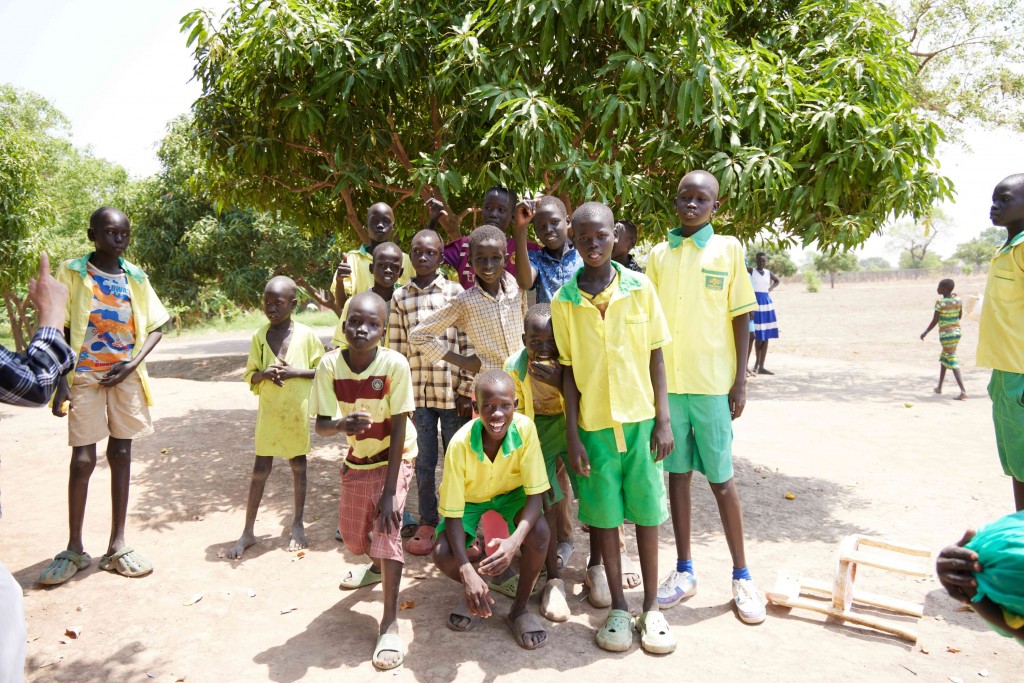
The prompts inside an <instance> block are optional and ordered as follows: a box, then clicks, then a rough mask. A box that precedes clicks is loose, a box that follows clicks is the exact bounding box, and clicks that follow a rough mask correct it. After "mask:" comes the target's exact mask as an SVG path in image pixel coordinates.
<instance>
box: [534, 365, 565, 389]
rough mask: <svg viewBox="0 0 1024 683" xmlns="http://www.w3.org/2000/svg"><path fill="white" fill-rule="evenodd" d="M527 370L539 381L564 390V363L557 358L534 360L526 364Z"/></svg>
mask: <svg viewBox="0 0 1024 683" xmlns="http://www.w3.org/2000/svg"><path fill="white" fill-rule="evenodd" d="M548 363H550V365H549V364H548ZM526 372H527V373H528V374H529V375H530V377H532V378H534V379H535V380H537V381H538V382H543V383H544V384H547V385H548V386H549V387H554V388H555V389H558V391H559V392H561V391H562V385H563V384H564V383H565V379H564V376H563V373H562V365H561V363H559V362H558V361H557V360H555V359H552V360H550V361H546V362H537V361H532V362H530V363H529V364H528V365H527V366H526Z"/></svg>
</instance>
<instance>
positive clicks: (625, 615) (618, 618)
mask: <svg viewBox="0 0 1024 683" xmlns="http://www.w3.org/2000/svg"><path fill="white" fill-rule="evenodd" d="M595 638H596V640H597V646H598V647H599V648H601V649H602V650H608V651H609V652H625V651H626V650H628V649H629V648H630V647H632V645H633V618H632V617H630V616H629V612H627V611H626V610H622V609H613V610H610V611H609V612H608V618H607V619H605V622H604V626H602V627H601V628H599V629H598V630H597V635H596V637H595Z"/></svg>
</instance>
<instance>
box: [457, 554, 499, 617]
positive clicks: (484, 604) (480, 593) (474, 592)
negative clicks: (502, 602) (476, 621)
mask: <svg viewBox="0 0 1024 683" xmlns="http://www.w3.org/2000/svg"><path fill="white" fill-rule="evenodd" d="M459 573H460V575H461V578H462V588H463V590H464V591H465V595H466V607H467V608H469V612H470V614H475V615H477V616H479V617H483V618H484V619H486V618H487V617H489V616H491V605H493V604H494V598H492V597H491V593H490V590H489V589H488V588H487V582H486V581H484V580H483V579H482V578H480V575H479V574H477V572H476V570H475V569H473V565H471V564H466V565H463V566H462V568H461V569H460V571H459Z"/></svg>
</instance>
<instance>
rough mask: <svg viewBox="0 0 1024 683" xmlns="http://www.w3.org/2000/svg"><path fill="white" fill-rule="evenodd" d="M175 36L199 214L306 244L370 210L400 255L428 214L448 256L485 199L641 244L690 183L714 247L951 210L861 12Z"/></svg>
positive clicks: (932, 127)
mask: <svg viewBox="0 0 1024 683" xmlns="http://www.w3.org/2000/svg"><path fill="white" fill-rule="evenodd" d="M182 28H183V31H184V32H187V33H188V38H187V42H188V44H189V45H190V46H192V48H193V50H194V56H195V60H196V63H195V76H196V78H197V80H198V82H199V83H200V85H201V87H202V94H201V96H200V97H199V99H198V100H197V101H196V103H195V105H194V115H195V131H196V140H197V142H198V144H199V147H200V149H201V150H202V153H203V155H204V156H205V158H206V159H207V161H208V168H209V173H210V175H209V181H210V184H211V188H212V191H213V193H214V195H215V196H216V197H217V198H218V200H219V201H224V202H226V203H228V204H232V205H241V206H244V205H250V204H251V205H253V206H255V207H257V208H259V209H263V210H273V211H279V212H280V214H281V215H282V216H283V217H284V218H285V219H287V220H290V221H293V222H295V223H296V224H298V225H299V226H301V227H302V228H303V229H304V230H306V231H308V232H310V233H323V232H329V231H332V230H340V229H341V228H342V226H343V225H344V224H345V223H347V224H348V226H350V227H351V228H352V230H353V231H354V232H355V234H353V233H352V232H348V231H347V230H346V231H345V232H344V235H345V237H344V239H348V240H351V241H354V238H355V237H356V235H357V234H360V231H361V222H362V221H361V212H362V211H363V210H365V207H366V206H368V205H369V204H370V203H371V202H373V201H387V202H389V203H390V204H392V205H393V206H395V208H396V214H397V218H398V225H399V236H400V238H404V239H407V238H408V236H409V234H410V232H412V231H413V230H414V229H415V228H417V227H418V226H419V224H420V223H421V222H422V221H423V219H424V218H425V214H424V212H423V210H422V208H421V204H422V202H423V200H425V199H426V198H427V197H431V196H435V197H439V198H441V199H443V200H444V201H445V202H446V204H447V205H448V207H449V216H448V218H447V219H446V220H445V221H444V227H445V229H446V230H447V231H448V234H449V236H455V235H457V234H459V233H460V232H465V230H466V226H465V225H462V222H463V221H465V220H467V219H470V222H474V223H475V221H476V219H475V214H474V213H473V212H474V210H475V209H476V205H477V203H478V202H479V200H480V198H481V196H482V194H483V192H484V190H486V188H487V187H489V186H491V185H494V184H502V185H506V186H508V187H511V188H513V189H514V190H516V191H518V192H520V193H531V194H532V193H538V192H543V193H550V194H557V195H559V196H562V197H563V198H564V199H567V200H569V201H568V203H569V204H570V205H572V204H577V203H579V202H582V201H586V200H590V199H601V200H603V201H606V202H608V203H609V204H611V205H613V206H614V207H615V208H616V210H617V211H619V210H621V211H624V212H626V213H627V214H628V215H629V216H630V217H631V219H632V220H634V221H637V222H642V223H644V224H646V225H649V226H652V227H655V228H661V229H663V228H665V227H670V226H671V225H672V223H673V222H674V219H673V218H672V216H673V215H674V214H673V212H672V210H671V200H672V197H673V196H674V192H675V185H676V183H677V182H678V180H679V178H680V176H681V175H682V174H683V173H685V172H686V171H689V170H692V169H695V168H706V169H708V170H710V171H712V172H713V173H715V174H716V175H717V176H718V177H719V178H720V180H721V183H722V192H723V195H724V197H725V201H724V203H723V211H722V212H720V214H719V217H720V218H719V219H716V224H717V225H719V226H720V227H721V228H722V229H724V230H728V231H730V232H734V233H736V234H738V235H740V236H741V237H745V238H749V237H753V236H754V235H755V234H757V233H759V232H761V233H763V234H766V235H768V237H769V238H770V239H771V241H773V242H777V243H779V244H780V245H782V244H792V243H795V242H802V243H803V244H809V243H811V242H817V243H818V244H819V245H820V246H821V247H822V248H832V247H843V248H845V247H849V246H853V245H856V244H859V243H861V242H862V241H863V240H864V239H866V238H867V237H868V236H869V235H870V234H872V233H873V232H875V231H877V230H878V229H879V226H881V225H882V224H883V223H884V222H885V221H886V220H887V219H888V218H889V217H891V216H893V215H895V216H900V215H917V216H919V215H922V214H923V213H925V212H926V211H927V209H928V208H929V207H930V206H931V205H932V203H933V202H935V201H936V200H939V199H942V198H945V197H948V196H949V194H950V190H951V187H950V183H949V181H948V180H947V179H945V178H943V177H942V176H940V175H938V173H937V172H936V170H935V168H934V165H933V163H932V159H933V156H934V152H935V147H936V144H937V143H938V141H939V140H940V138H941V135H942V133H941V130H940V129H939V127H938V126H937V125H936V124H935V123H933V122H931V121H930V120H928V119H927V118H926V117H923V116H922V115H920V114H919V113H917V112H916V111H915V110H914V101H915V100H914V96H913V92H912V88H913V86H914V83H915V76H916V73H917V63H916V61H915V59H914V58H913V56H912V55H910V53H909V52H908V50H907V46H906V43H905V42H904V41H903V40H902V39H901V38H900V37H899V35H898V34H899V32H900V25H899V24H898V23H897V22H896V20H895V19H894V18H893V17H892V16H891V14H890V12H889V11H888V10H887V9H886V8H885V7H883V6H882V5H880V4H879V3H877V2H874V1H872V0H804V1H802V2H796V3H793V2H782V1H781V0H772V1H767V2H761V3H753V4H750V3H736V2H732V1H731V0H717V1H714V2H710V3H683V2H679V1H678V0H667V1H666V2H659V3H636V2H632V1H630V2H626V1H622V0H579V1H578V2H565V1H564V0H530V1H525V0H488V1H487V2H481V1H480V0H474V1H470V2H464V3H458V4H451V3H447V4H446V3H437V2H433V1H429V0H408V1H406V2H369V1H358V0H326V1H325V0H317V1H314V0H290V1H289V2H283V1H280V0H262V1H258V2H257V1H248V0H239V2H238V3H237V4H235V5H233V6H232V7H231V8H229V9H228V10H227V11H226V12H225V13H224V14H223V15H222V16H220V17H214V16H212V15H210V14H208V13H206V12H204V11H201V10H197V11H195V12H192V13H189V14H188V15H186V16H185V17H184V18H183V19H182ZM471 216H472V218H471ZM360 238H362V236H361V235H360Z"/></svg>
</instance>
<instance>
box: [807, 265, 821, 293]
mask: <svg viewBox="0 0 1024 683" xmlns="http://www.w3.org/2000/svg"><path fill="white" fill-rule="evenodd" d="M804 284H805V285H807V291H808V292H817V291H818V290H819V289H821V279H819V278H818V271H816V270H810V269H807V270H805V271H804Z"/></svg>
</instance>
